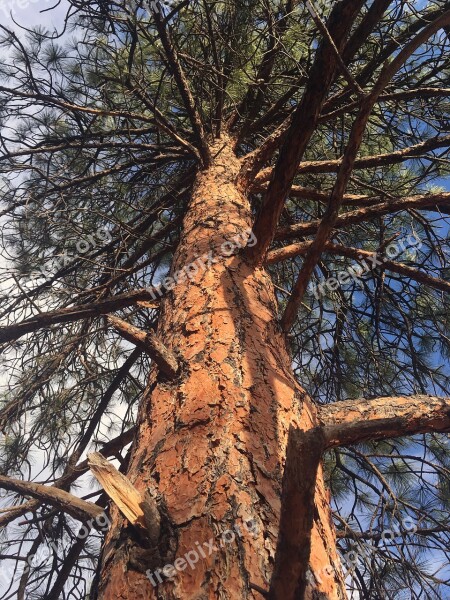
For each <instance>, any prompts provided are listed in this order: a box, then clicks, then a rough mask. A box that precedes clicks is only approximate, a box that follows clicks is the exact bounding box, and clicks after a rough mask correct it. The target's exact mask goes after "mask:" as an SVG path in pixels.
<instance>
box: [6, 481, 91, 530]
mask: <svg viewBox="0 0 450 600" xmlns="http://www.w3.org/2000/svg"><path fill="white" fill-rule="evenodd" d="M0 488H2V489H4V490H9V491H11V492H17V493H19V494H22V495H24V496H31V497H32V498H36V499H37V500H39V501H40V502H45V503H46V504H50V505H52V506H55V507H56V508H58V509H59V510H62V511H64V512H66V513H68V514H69V515H71V516H72V517H73V518H74V519H78V521H86V520H87V519H89V518H97V517H99V516H100V515H102V514H103V510H102V509H101V508H100V507H99V506H97V505H95V504H93V503H92V502H86V501H85V500H81V498H78V497H77V496H74V495H73V494H69V493H68V492H65V491H63V490H60V489H58V488H56V487H54V486H52V487H49V486H46V485H42V484H39V483H32V482H29V481H21V480H19V479H11V478H10V477H6V476H4V475H0Z"/></svg>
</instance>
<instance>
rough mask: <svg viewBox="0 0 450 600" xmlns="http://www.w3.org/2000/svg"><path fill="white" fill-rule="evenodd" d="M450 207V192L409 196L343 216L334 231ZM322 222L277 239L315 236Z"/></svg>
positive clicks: (284, 230) (282, 231)
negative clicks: (407, 212)
mask: <svg viewBox="0 0 450 600" xmlns="http://www.w3.org/2000/svg"><path fill="white" fill-rule="evenodd" d="M439 205H442V206H443V207H447V206H450V192H441V193H439V194H426V195H424V196H408V197H406V198H400V199H399V200H392V201H388V202H378V203H377V204H374V205H372V206H367V207H364V208H361V209H359V210H352V211H350V212H347V213H344V214H341V215H340V216H339V217H338V218H337V219H336V221H335V222H334V229H338V228H342V227H348V226H349V225H356V224H357V223H361V222H362V221H368V220H369V219H372V218H374V217H380V216H382V215H387V214H390V213H394V212H398V211H401V210H407V209H408V208H415V209H417V208H431V207H434V206H436V207H439ZM319 225H320V221H319V220H316V221H310V222H309V223H298V224H296V225H290V226H289V227H283V228H282V229H279V230H278V231H277V234H276V236H275V239H277V240H288V239H292V238H296V237H303V236H306V235H313V234H314V233H316V232H317V230H318V228H319Z"/></svg>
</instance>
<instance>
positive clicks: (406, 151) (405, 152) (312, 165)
mask: <svg viewBox="0 0 450 600" xmlns="http://www.w3.org/2000/svg"><path fill="white" fill-rule="evenodd" d="M448 92H449V93H450V90H448ZM448 146H450V135H441V136H435V137H432V138H430V139H428V140H425V141H424V142H420V143H418V144H414V145H413V146H408V147H407V148H401V149H400V150H395V151H394V152H387V153H384V154H373V155H371V156H362V157H361V158H357V159H356V160H355V163H354V165H353V168H354V169H370V168H372V167H383V166H388V165H395V164H398V163H401V162H404V161H405V160H408V159H410V158H414V157H419V156H422V155H423V154H424V153H425V152H427V151H428V150H437V149H439V148H447V147H448ZM342 160H343V159H342V158H338V159H332V160H311V161H305V162H302V163H300V165H299V166H298V169H297V174H299V175H300V174H304V173H338V172H339V169H340V167H341V165H342ZM272 174H273V169H272V168H268V169H264V170H263V171H261V172H260V173H259V175H258V176H257V177H256V179H255V182H254V184H253V185H252V186H251V190H252V191H253V190H254V189H255V191H259V190H260V189H261V187H260V186H261V184H262V183H264V182H265V181H268V180H269V179H270V177H271V176H272Z"/></svg>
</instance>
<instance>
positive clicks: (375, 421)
mask: <svg viewBox="0 0 450 600" xmlns="http://www.w3.org/2000/svg"><path fill="white" fill-rule="evenodd" d="M319 421H320V422H321V424H322V426H323V429H322V431H323V435H324V437H325V440H326V446H327V448H332V447H335V446H349V445H351V444H357V443H359V442H364V441H366V440H383V439H387V438H395V437H403V436H406V435H415V434H418V433H430V432H435V433H436V432H440V433H445V432H450V398H439V397H437V396H398V397H386V398H373V399H372V400H366V399H358V400H345V401H343V402H335V403H334V404H328V405H326V406H322V407H321V408H320V410H319Z"/></svg>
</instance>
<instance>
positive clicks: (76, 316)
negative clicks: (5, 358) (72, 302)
mask: <svg viewBox="0 0 450 600" xmlns="http://www.w3.org/2000/svg"><path fill="white" fill-rule="evenodd" d="M160 294H161V292H160V290H158V289H157V288H142V289H139V290H134V291H132V292H129V293H127V294H117V295H116V296H111V297H109V298H106V299H105V300H100V301H99V302H93V303H91V304H79V305H76V306H71V307H69V308H63V309H61V310H55V311H51V312H47V313H40V314H38V315H35V316H33V317H31V318H29V319H26V320H25V321H22V322H20V323H16V324H14V325H7V326H6V327H0V343H5V342H11V341H13V340H17V339H19V338H20V337H22V336H23V335H26V334H27V333H31V332H33V331H36V330H37V329H42V328H44V327H50V326H51V325H56V324H59V323H72V322H74V321H80V320H81V319H88V318H91V317H98V316H99V315H103V314H107V313H110V312H114V311H116V310H120V309H121V308H125V307H126V306H132V305H133V304H136V303H137V302H141V301H143V300H152V301H153V302H154V308H156V307H157V306H158V303H157V302H156V301H155V298H157V296H158V295H160Z"/></svg>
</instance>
